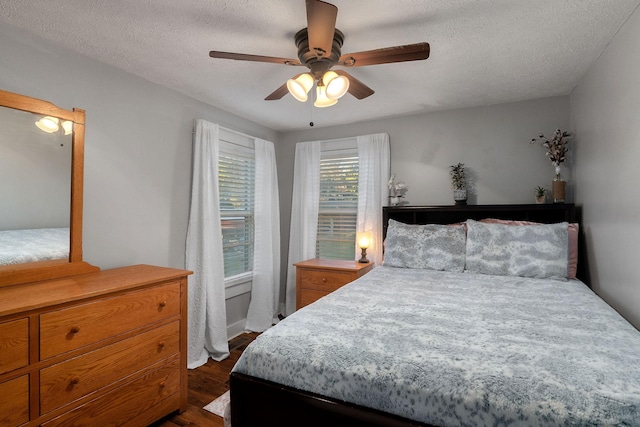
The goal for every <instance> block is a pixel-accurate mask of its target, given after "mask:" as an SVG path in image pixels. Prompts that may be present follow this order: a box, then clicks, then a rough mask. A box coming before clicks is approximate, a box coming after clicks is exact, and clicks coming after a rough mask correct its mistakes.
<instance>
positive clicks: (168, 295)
mask: <svg viewBox="0 0 640 427" xmlns="http://www.w3.org/2000/svg"><path fill="white" fill-rule="evenodd" d="M177 314H180V284H179V283H177V282H176V283H170V284H168V285H164V286H159V287H155V288H150V289H145V290H142V291H137V292H131V293H128V294H124V295H120V296H117V297H113V298H108V299H104V300H100V301H95V302H90V303H87V304H81V305H78V306H75V307H70V308H65V309H62V310H58V311H53V312H50V313H45V314H43V315H41V316H40V359H41V360H44V359H47V358H49V357H53V356H57V355H58V354H62V353H65V352H68V351H71V350H75V349H78V348H80V347H83V346H86V345H89V344H93V343H96V342H98V341H101V340H103V339H105V338H110V337H113V336H115V335H118V334H121V333H124V332H127V331H131V330H133V329H137V328H140V327H143V326H146V325H148V324H151V323H154V322H157V321H160V320H163V319H167V318H169V317H171V316H175V315H177Z"/></svg>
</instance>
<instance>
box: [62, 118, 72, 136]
mask: <svg viewBox="0 0 640 427" xmlns="http://www.w3.org/2000/svg"><path fill="white" fill-rule="evenodd" d="M62 129H64V134H65V135H71V132H73V122H72V121H70V120H65V121H64V122H62Z"/></svg>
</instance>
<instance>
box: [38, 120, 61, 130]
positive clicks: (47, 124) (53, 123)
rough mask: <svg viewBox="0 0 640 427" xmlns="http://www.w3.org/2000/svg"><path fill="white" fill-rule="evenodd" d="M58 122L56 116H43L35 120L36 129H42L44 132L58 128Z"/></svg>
mask: <svg viewBox="0 0 640 427" xmlns="http://www.w3.org/2000/svg"><path fill="white" fill-rule="evenodd" d="M58 123H59V120H58V118H57V117H51V116H44V117H43V118H41V119H40V120H38V121H37V122H36V126H38V129H40V130H41V131H44V132H46V133H53V132H56V131H57V130H58V129H60V126H59V125H58Z"/></svg>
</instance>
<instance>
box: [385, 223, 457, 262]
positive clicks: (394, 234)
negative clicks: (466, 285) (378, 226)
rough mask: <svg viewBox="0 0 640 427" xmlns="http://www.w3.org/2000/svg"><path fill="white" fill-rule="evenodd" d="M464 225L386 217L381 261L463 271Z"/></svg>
mask: <svg viewBox="0 0 640 427" xmlns="http://www.w3.org/2000/svg"><path fill="white" fill-rule="evenodd" d="M465 239H466V237H465V229H464V225H456V226H449V225H438V224H427V225H412V224H411V225H410V224H403V223H401V222H398V221H394V220H392V219H391V220H389V227H388V228H387V238H386V241H385V252H384V265H385V266H390V267H404V268H425V269H429V270H444V271H454V272H459V273H461V272H462V271H464V253H465Z"/></svg>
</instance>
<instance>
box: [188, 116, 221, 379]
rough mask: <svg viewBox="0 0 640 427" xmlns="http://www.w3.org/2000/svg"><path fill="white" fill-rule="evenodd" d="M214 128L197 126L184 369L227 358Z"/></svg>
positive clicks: (199, 122) (200, 123) (216, 132)
mask: <svg viewBox="0 0 640 427" xmlns="http://www.w3.org/2000/svg"><path fill="white" fill-rule="evenodd" d="M219 147H220V140H219V128H218V125H216V124H213V123H209V122H206V121H204V120H197V121H196V132H195V137H194V141H193V179H192V184H191V185H192V189H191V210H190V213H189V225H188V230H187V245H186V268H187V269H189V270H191V271H193V275H191V276H190V277H189V315H188V319H189V331H188V367H189V368H190V369H193V368H197V367H198V366H200V365H203V364H204V363H206V361H207V359H208V358H209V357H211V358H212V359H214V360H222V359H224V358H226V357H227V356H228V355H229V345H228V343H227V314H226V306H225V287H224V258H223V254H222V237H221V236H222V229H221V225H220V200H219V191H218V156H219Z"/></svg>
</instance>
